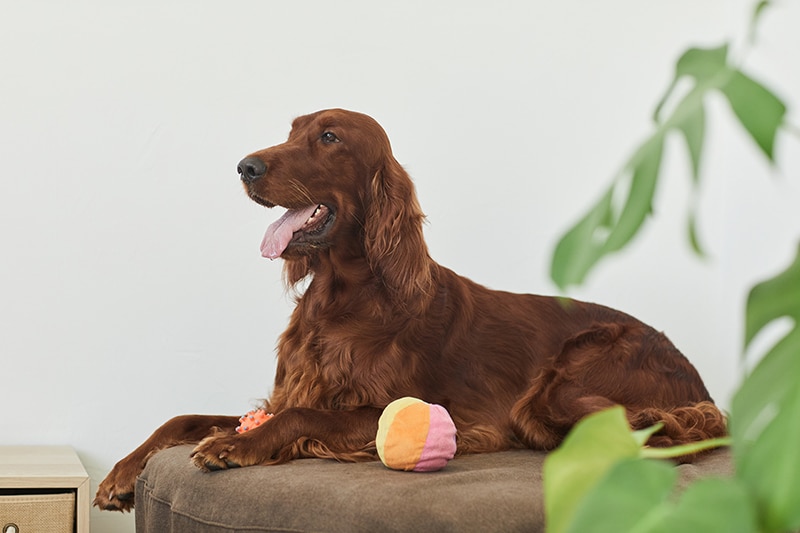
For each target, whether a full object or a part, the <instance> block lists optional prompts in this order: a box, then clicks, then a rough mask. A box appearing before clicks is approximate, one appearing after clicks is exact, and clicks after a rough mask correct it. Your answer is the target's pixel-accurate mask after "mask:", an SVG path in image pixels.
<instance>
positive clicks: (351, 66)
mask: <svg viewBox="0 0 800 533" xmlns="http://www.w3.org/2000/svg"><path fill="white" fill-rule="evenodd" d="M489 5H490V3H489V2H480V3H478V2H464V1H458V2H455V1H446V2H427V1H405V2H394V3H381V2H371V1H360V2H347V1H340V2H281V3H280V5H278V3H277V2H256V1H241V2H226V3H223V2H218V3H214V4H211V3H202V2H196V1H174V2H160V1H145V2H120V1H99V0H96V1H83V2H69V3H67V2H55V1H53V2H44V1H39V2H37V1H32V2H4V6H3V7H4V8H3V15H2V18H1V19H0V50H2V51H1V52H0V57H1V58H2V63H1V64H0V68H2V72H0V117H2V120H1V121H0V170H1V171H2V174H0V243H2V254H0V302H2V304H1V305H0V354H1V356H2V360H3V366H2V369H3V371H2V383H3V385H2V387H3V391H4V399H3V401H2V403H0V444H23V443H52V444H56V443H66V444H71V445H73V446H74V447H75V448H76V449H77V451H78V453H79V455H80V456H81V458H82V459H83V461H84V463H85V464H86V466H87V469H88V471H89V472H90V474H91V476H92V478H93V484H94V486H96V484H97V483H98V482H99V481H100V480H101V479H102V477H103V476H104V475H105V474H106V472H107V471H108V470H109V469H110V468H111V466H112V465H113V463H114V462H115V461H116V460H117V459H119V458H121V457H122V456H123V455H125V454H126V453H128V452H129V451H130V450H131V449H133V448H134V447H135V446H136V445H137V444H138V443H139V442H141V441H142V440H143V439H144V438H145V437H146V436H147V435H148V434H149V432H150V431H151V430H152V429H154V428H155V427H156V426H157V425H159V424H160V423H161V422H163V421H164V420H166V419H167V418H169V417H171V416H173V415H176V414H180V413H187V412H213V413H229V414H238V413H242V412H244V411H246V410H247V409H249V408H250V407H251V405H252V403H253V401H254V400H255V399H256V398H259V397H263V396H266V395H267V394H268V393H269V387H270V383H271V381H272V375H273V371H274V354H273V348H274V344H275V340H276V338H277V335H278V334H279V332H280V331H281V330H282V328H283V327H284V326H285V324H286V320H287V316H288V313H289V311H290V305H291V302H290V299H289V298H288V297H287V296H286V294H285V292H284V289H283V288H282V286H281V281H280V277H281V276H280V268H281V267H280V262H273V263H271V262H268V261H265V260H263V259H261V257H260V256H259V253H258V244H259V242H260V240H261V236H262V233H263V230H264V228H265V227H266V225H267V224H268V222H269V221H271V220H272V219H274V218H275V217H276V216H277V215H278V214H277V213H276V212H267V211H265V210H264V209H263V208H261V207H259V206H257V205H255V204H253V203H252V202H250V201H248V200H247V198H246V197H245V196H244V194H242V192H241V188H240V186H239V184H238V178H237V175H236V172H235V167H236V163H237V162H238V161H239V159H240V158H241V157H242V156H244V155H246V154H247V153H249V152H250V151H253V150H255V149H258V148H262V147H265V146H268V145H271V144H275V143H277V142H280V141H282V140H283V139H284V138H285V136H286V134H287V132H288V129H289V123H290V120H291V119H292V118H293V117H294V116H297V115H300V114H304V113H307V112H311V111H314V110H317V109H320V108H325V107H334V106H335V107H345V108H351V109H355V110H359V111H363V112H366V113H368V114H371V115H373V116H374V117H375V118H376V119H378V120H379V121H380V122H381V123H382V124H383V125H384V126H385V128H386V129H387V131H388V132H389V135H390V138H391V139H392V141H393V145H394V148H395V153H396V156H397V157H398V159H399V160H400V161H401V162H402V163H403V164H404V165H405V166H406V168H407V169H408V170H409V171H410V172H411V174H412V176H413V177H414V179H415V181H416V184H417V187H418V191H419V195H420V199H421V202H422V205H423V208H424V210H425V211H426V212H427V214H428V215H429V225H428V227H427V230H426V233H427V237H428V240H429V245H430V248H431V252H432V254H433V256H434V257H435V258H436V259H437V260H439V261H440V262H442V263H444V264H446V265H448V266H450V267H452V268H454V269H456V270H457V271H459V272H461V273H463V274H465V275H468V276H469V277H472V278H474V279H475V280H477V281H480V282H483V283H485V284H487V285H489V286H491V287H495V288H503V289H509V290H515V291H525V292H540V293H552V292H553V291H554V287H553V285H552V283H551V282H550V281H549V280H548V277H547V273H548V269H549V258H550V254H551V252H552V249H553V246H554V244H555V242H556V239H557V237H558V236H559V235H560V234H561V232H563V231H564V230H565V229H566V228H567V227H568V226H569V224H571V223H572V222H573V221H574V220H575V219H576V217H578V216H579V215H581V214H582V213H583V211H584V210H585V209H586V208H587V207H588V206H589V205H590V203H591V202H593V201H594V200H595V199H596V198H597V196H598V194H599V193H600V192H601V191H602V190H603V189H604V188H605V186H606V184H607V183H608V182H609V180H610V178H611V176H612V175H613V174H614V173H615V172H616V171H617V169H618V167H619V166H620V165H621V164H622V162H623V161H624V159H625V158H626V157H627V156H628V155H629V153H630V151H631V150H632V148H633V147H634V145H635V143H636V142H638V141H639V140H641V139H642V138H643V136H644V135H645V134H646V133H647V132H648V131H649V127H650V124H649V116H650V113H651V111H652V108H653V106H654V104H655V102H656V101H657V99H658V98H659V97H660V96H661V94H662V91H663V90H664V89H665V87H666V85H667V83H668V81H669V79H670V77H671V74H672V65H673V64H674V60H675V59H676V58H677V56H678V54H679V53H680V52H681V51H682V50H683V49H684V48H685V47H686V46H688V45H690V44H695V45H704V46H710V45H716V44H719V43H720V42H721V41H722V40H723V39H726V38H728V37H731V36H741V35H743V33H744V31H743V28H744V26H745V22H746V19H747V12H748V10H749V9H750V7H751V4H750V3H748V2H744V1H742V0H738V1H736V2H730V1H729V0H702V1H697V0H679V1H673V2H656V1H641V0H606V1H602V2H596V1H589V0H584V1H580V0H569V1H562V2H543V1H530V0H524V1H523V0H517V1H499V2H492V3H491V6H492V7H488V6H489ZM799 15H800V6H797V5H796V4H795V3H791V2H784V3H781V5H779V6H778V7H775V8H774V9H773V10H772V11H769V12H768V13H767V16H766V19H765V20H764V24H763V26H762V28H761V35H762V40H761V42H760V43H759V45H758V47H757V48H756V49H755V50H753V51H751V52H750V53H749V54H748V55H747V57H746V64H747V65H749V66H750V67H751V70H753V71H754V72H756V73H758V75H759V76H760V77H761V78H762V79H764V80H765V81H769V82H770V83H771V85H772V86H774V87H775V88H777V89H778V90H779V92H780V93H781V94H782V95H783V96H784V97H785V98H786V99H787V100H789V101H790V102H793V103H797V102H800V75H799V74H798V70H797V69H796V68H794V65H795V64H796V58H795V57H793V56H794V52H796V51H797V50H800V40H799V38H798V34H797V32H796V31H795V29H796V26H797V22H798V21H800V17H799ZM712 107H713V111H714V112H713V123H712V124H711V125H710V130H711V131H710V133H711V138H710V139H709V151H710V154H709V158H708V159H707V160H706V162H705V166H704V176H705V188H704V194H703V211H702V219H701V224H700V229H701V235H702V237H703V238H704V240H705V242H706V243H707V246H708V248H709V250H710V255H711V259H710V260H708V261H706V262H701V261H698V260H697V259H696V258H694V257H693V256H692V255H691V253H690V252H689V251H688V247H687V245H686V240H685V238H684V219H685V205H686V204H685V199H686V197H687V194H688V185H687V184H688V181H689V180H688V176H687V168H688V167H687V163H686V158H685V153H684V151H683V146H682V145H680V144H679V143H678V142H674V143H671V144H670V151H669V157H668V160H667V161H666V162H665V170H666V174H667V176H668V180H667V182H666V183H665V184H664V187H663V188H662V189H661V190H660V191H659V194H658V201H657V206H656V207H657V214H658V217H657V218H656V219H655V220H653V221H651V222H649V223H648V225H647V229H646V231H645V234H644V235H643V236H642V238H640V239H638V240H637V241H636V243H635V246H634V247H633V248H631V249H630V250H628V251H626V252H625V253H623V254H620V255H619V256H618V257H617V258H616V259H614V260H613V261H607V262H605V263H603V264H602V266H601V268H599V269H598V271H597V272H596V273H595V275H594V276H592V278H591V279H590V280H589V283H588V285H587V286H586V287H584V288H582V289H581V290H579V291H575V292H574V293H573V294H574V295H575V296H578V297H582V298H586V299H590V300H593V301H598V302H602V303H606V304H608V305H612V306H615V307H619V308H622V309H624V310H626V311H629V312H631V313H633V314H635V315H637V316H639V317H641V318H642V319H644V320H645V321H647V322H649V323H651V324H653V325H654V326H656V327H657V328H659V329H663V330H665V331H666V332H667V334H668V335H669V336H670V337H671V338H672V339H673V340H674V341H675V342H676V343H677V344H678V345H679V346H680V347H681V348H682V350H683V351H684V352H685V353H686V354H687V355H688V356H689V357H690V358H691V359H692V360H693V361H694V362H695V363H696V365H697V366H698V368H699V369H700V371H701V373H702V374H703V375H704V376H705V378H706V380H707V383H708V385H709V388H710V389H711V391H712V394H713V395H714V396H715V397H716V398H717V399H718V400H719V401H720V402H721V403H722V404H723V405H728V402H729V399H730V394H731V391H732V390H733V388H734V387H735V384H736V381H737V379H738V368H739V367H738V357H739V352H740V338H741V336H742V333H741V332H742V309H743V302H744V294H745V288H746V287H747V286H748V285H749V284H751V283H752V282H754V281H755V280H758V279H761V278H763V277H765V276H768V275H771V274H773V273H775V272H776V271H777V270H778V269H781V268H783V267H784V266H785V265H786V264H787V262H788V260H789V258H790V257H791V256H792V254H793V253H794V251H795V243H796V242H797V240H798V237H800V215H798V214H797V207H796V206H797V205H798V200H799V199H800V186H799V185H798V177H797V170H798V168H800V155H798V153H799V152H800V151H798V142H800V141H799V140H798V139H797V138H793V137H789V136H787V137H785V138H783V139H782V141H781V143H780V145H779V150H778V169H779V171H778V172H776V173H775V174H776V175H774V176H773V175H771V174H770V173H769V172H768V171H767V167H766V165H765V164H764V163H763V161H762V160H761V159H760V156H759V155H758V154H757V153H755V151H754V150H753V149H752V147H751V146H750V145H749V144H748V143H749V141H747V139H746V138H745V137H744V136H743V135H742V134H741V131H740V129H739V126H738V125H737V124H736V123H734V122H733V121H732V120H731V119H730V113H729V112H728V110H727V109H726V105H725V104H724V103H722V102H721V101H719V102H714V105H713V106H712ZM793 119H794V122H795V123H797V122H798V120H797V115H794V116H793ZM93 521H94V522H93V524H94V528H93V530H94V531H98V532H105V531H122V530H132V527H133V526H132V521H131V519H130V516H128V517H125V518H122V517H120V516H119V515H110V514H108V513H102V514H101V513H97V512H94V513H93Z"/></svg>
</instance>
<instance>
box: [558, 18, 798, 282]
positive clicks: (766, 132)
mask: <svg viewBox="0 0 800 533" xmlns="http://www.w3.org/2000/svg"><path fill="white" fill-rule="evenodd" d="M760 9H763V7H762V8H760ZM685 77H689V78H691V79H692V81H693V83H694V87H693V88H692V89H691V90H690V91H689V92H688V93H687V95H686V96H685V97H684V98H683V99H682V100H681V101H680V102H679V103H678V104H677V105H676V106H675V109H674V111H673V112H672V114H671V115H670V116H669V117H668V118H666V119H665V120H662V117H661V114H662V111H663V109H664V107H665V105H666V103H667V101H669V99H670V98H671V97H672V94H673V92H674V89H675V87H676V86H677V84H678V81H679V80H680V79H681V78H685ZM717 90H718V91H720V92H722V93H723V94H724V95H725V97H726V98H727V100H728V102H729V103H730V105H731V109H732V110H733V112H734V114H735V115H736V116H737V117H738V119H739V121H740V122H741V123H742V125H743V126H744V128H745V129H746V130H747V132H748V133H749V134H750V136H751V137H752V139H753V140H754V141H755V142H756V144H757V145H758V146H759V148H760V149H761V151H763V152H764V154H765V155H766V156H767V158H768V159H769V160H770V161H773V160H774V145H775V137H776V134H777V130H778V128H779V127H780V126H781V124H782V123H783V120H784V116H785V114H786V106H785V105H784V104H783V103H782V102H781V101H780V100H779V99H778V98H777V97H776V96H775V95H774V94H773V93H772V92H770V91H769V90H767V89H766V88H765V87H764V86H762V85H760V84H759V83H757V82H755V81H754V80H752V79H751V78H750V77H748V76H747V75H745V74H744V73H743V72H741V70H739V69H738V68H735V67H733V66H731V65H730V61H729V58H728V45H727V44H724V45H722V46H719V47H716V48H709V49H703V48H691V49H689V50H687V51H686V52H685V53H684V54H683V55H682V56H681V57H680V59H678V61H677V63H676V66H675V77H674V79H673V80H672V82H671V83H670V85H669V87H668V89H667V91H666V93H665V94H664V96H663V98H661V100H660V101H659V102H658V104H657V106H656V109H655V112H654V119H655V121H656V124H657V127H656V130H655V131H654V132H653V134H652V135H651V136H650V137H649V138H648V139H647V140H645V142H643V143H642V144H641V145H640V147H639V148H638V150H637V151H636V152H635V153H634V155H633V157H631V158H630V159H629V160H628V161H627V162H626V164H625V166H624V167H623V171H622V172H621V173H620V174H619V175H618V176H617V177H616V178H615V180H614V182H613V183H612V185H611V187H610V189H609V190H608V191H607V192H606V193H605V194H604V195H603V197H602V198H601V199H600V201H599V202H598V203H597V204H596V205H595V206H594V207H592V209H591V210H590V211H589V213H588V214H587V215H585V216H584V217H583V218H581V219H580V221H579V222H578V223H577V224H576V225H575V226H573V227H572V229H570V230H568V231H567V233H565V234H564V236H563V237H562V238H561V239H560V240H559V242H558V244H557V245H556V248H555V250H554V252H553V261H552V265H551V270H550V276H551V278H552V279H553V281H554V282H555V283H556V285H557V286H558V287H559V288H560V289H561V290H564V289H566V288H567V287H568V286H570V285H578V284H581V283H583V281H584V280H585V279H586V276H587V275H588V274H589V272H590V271H591V270H592V268H594V266H595V265H596V264H597V263H598V262H599V261H600V260H601V259H602V258H603V257H605V256H606V255H609V254H611V253H613V252H616V251H618V250H620V249H621V248H623V247H624V246H626V245H627V244H628V243H629V242H630V240H631V239H632V238H633V237H634V236H635V235H636V233H637V232H638V231H639V230H640V229H641V227H642V224H643V222H644V219H645V218H646V217H647V215H649V214H650V213H651V212H652V202H653V196H654V193H655V188H656V185H657V182H658V177H659V171H660V163H661V157H662V151H663V145H664V139H665V137H666V135H667V134H668V133H669V132H670V131H672V130H676V131H678V132H679V133H680V134H681V135H682V136H683V138H684V140H685V142H686V146H687V149H688V151H689V157H690V161H691V168H692V181H693V184H694V185H695V188H696V187H697V185H698V184H699V182H700V164H701V160H702V153H703V148H704V146H705V143H704V137H705V129H706V126H705V122H706V117H705V109H704V100H705V96H706V95H707V94H708V93H709V92H711V91H717ZM622 178H629V179H622ZM693 194H696V193H695V192H694V191H693ZM619 197H624V198H625V201H624V204H623V205H622V206H621V207H617V206H615V203H614V199H615V198H619ZM696 220H697V214H696V211H695V209H694V207H692V209H691V210H690V215H689V221H688V229H689V232H688V235H689V242H690V244H691V246H692V248H693V250H694V251H695V252H697V253H698V254H699V255H704V252H703V249H702V246H701V245H700V241H699V239H698V237H697V227H696V226H697V224H696Z"/></svg>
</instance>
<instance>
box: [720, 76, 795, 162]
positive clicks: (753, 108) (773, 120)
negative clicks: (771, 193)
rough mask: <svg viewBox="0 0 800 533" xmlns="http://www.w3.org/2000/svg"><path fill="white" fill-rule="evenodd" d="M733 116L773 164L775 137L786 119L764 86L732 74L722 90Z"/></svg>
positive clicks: (778, 103)
mask: <svg viewBox="0 0 800 533" xmlns="http://www.w3.org/2000/svg"><path fill="white" fill-rule="evenodd" d="M721 90H722V92H723V93H724V94H725V96H726V97H727V98H728V102H730V104H731V108H732V109H733V112H734V113H735V114H736V116H737V117H739V121H740V122H741V123H742V126H744V128H745V129H746V130H747V132H748V133H749V134H750V136H751V137H752V138H753V140H754V141H755V142H756V144H757V145H758V146H759V148H761V150H762V151H763V152H764V155H766V156H767V158H768V159H769V160H770V161H774V154H773V149H774V146H775V135H776V134H777V132H778V128H779V127H780V125H781V124H782V123H783V117H784V115H786V105H784V103H783V102H781V100H780V99H778V97H777V96H775V95H774V94H773V93H772V92H770V91H769V90H767V89H766V88H765V87H764V86H763V85H761V84H759V83H758V82H756V81H754V80H753V79H751V78H749V77H748V76H746V75H745V74H744V73H742V72H741V71H738V70H736V71H733V72H732V75H731V77H730V80H729V81H728V83H726V84H725V85H723V86H722V87H721Z"/></svg>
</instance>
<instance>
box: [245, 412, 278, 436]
mask: <svg viewBox="0 0 800 533" xmlns="http://www.w3.org/2000/svg"><path fill="white" fill-rule="evenodd" d="M273 416H274V415H273V414H272V413H267V412H266V411H264V410H263V409H256V410H253V411H248V412H247V414H246V415H244V416H242V417H240V418H239V425H238V426H237V427H236V433H244V432H245V431H247V430H249V429H253V428H254V427H256V426H260V425H261V424H262V423H264V422H266V421H267V420H269V419H270V418H272V417H273Z"/></svg>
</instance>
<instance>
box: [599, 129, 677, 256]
mask: <svg viewBox="0 0 800 533" xmlns="http://www.w3.org/2000/svg"><path fill="white" fill-rule="evenodd" d="M663 148H664V137H663V135H655V136H653V137H651V138H650V139H649V140H648V141H647V142H645V143H644V144H643V145H642V146H641V147H640V148H639V150H638V151H637V152H636V154H634V156H633V158H632V159H631V162H630V163H631V170H632V172H633V177H632V178H631V186H630V190H629V192H628V197H627V198H626V200H625V205H624V207H623V208H622V212H621V213H620V215H619V218H618V219H617V221H616V224H615V225H614V227H613V229H612V230H611V234H610V235H609V236H608V240H607V241H606V242H605V244H604V246H603V250H604V252H605V253H609V252H615V251H617V250H619V249H621V248H622V247H623V246H625V245H626V244H628V242H629V241H630V240H631V239H632V238H633V236H634V235H635V234H636V232H637V231H639V228H640V227H641V225H642V223H643V222H644V219H645V217H647V215H649V214H651V213H652V212H653V195H654V194H655V191H656V181H657V180H658V171H659V169H660V167H661V155H662V153H663Z"/></svg>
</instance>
